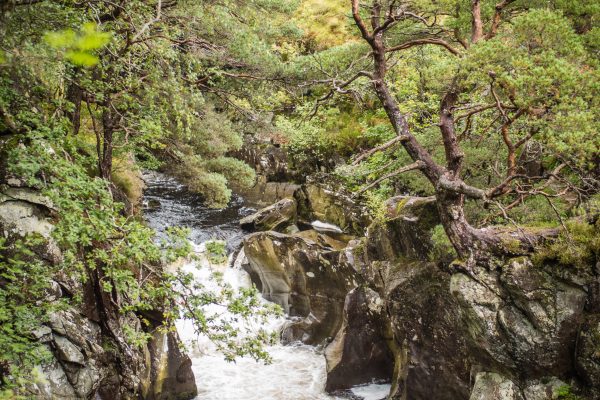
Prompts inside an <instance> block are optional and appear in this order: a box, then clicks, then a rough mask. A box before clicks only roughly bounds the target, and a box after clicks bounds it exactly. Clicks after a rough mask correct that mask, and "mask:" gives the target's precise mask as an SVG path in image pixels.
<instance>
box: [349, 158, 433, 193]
mask: <svg viewBox="0 0 600 400" xmlns="http://www.w3.org/2000/svg"><path fill="white" fill-rule="evenodd" d="M424 166H425V163H424V162H422V161H415V162H414V163H412V164H409V165H406V166H404V167H402V168H399V169H397V170H396V171H393V172H390V173H389V174H386V175H384V176H382V177H381V178H378V179H376V180H374V181H373V182H371V183H369V184H368V185H367V186H365V187H363V188H362V189H360V190H359V191H358V192H357V194H361V193H364V192H366V191H367V190H369V189H371V188H372V187H374V186H377V185H378V184H380V183H381V182H383V181H385V180H387V179H390V178H393V177H395V176H398V175H400V174H403V173H405V172H409V171H414V170H416V169H421V168H423V167H424Z"/></svg>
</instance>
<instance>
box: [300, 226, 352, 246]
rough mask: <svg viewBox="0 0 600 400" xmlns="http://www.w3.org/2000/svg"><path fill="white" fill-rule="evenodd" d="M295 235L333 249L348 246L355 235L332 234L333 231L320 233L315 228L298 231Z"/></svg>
mask: <svg viewBox="0 0 600 400" xmlns="http://www.w3.org/2000/svg"><path fill="white" fill-rule="evenodd" d="M293 236H296V237H301V238H303V239H306V240H310V241H312V242H314V243H316V244H318V245H319V246H322V247H324V248H328V249H332V250H342V249H344V248H346V246H347V245H348V242H350V241H351V240H353V239H354V237H353V236H350V235H344V234H335V233H334V234H332V233H328V234H325V233H320V232H318V231H316V230H315V229H308V230H305V231H300V232H296V233H294V234H293Z"/></svg>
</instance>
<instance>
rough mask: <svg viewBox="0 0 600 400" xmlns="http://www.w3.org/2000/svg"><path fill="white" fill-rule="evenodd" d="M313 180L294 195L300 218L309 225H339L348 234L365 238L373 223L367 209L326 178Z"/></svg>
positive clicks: (322, 176)
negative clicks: (310, 223) (368, 228)
mask: <svg viewBox="0 0 600 400" xmlns="http://www.w3.org/2000/svg"><path fill="white" fill-rule="evenodd" d="M319 178H321V179H319ZM313 179H314V180H313V181H312V182H311V183H307V184H304V185H302V186H301V188H300V189H298V190H297V191H296V192H295V193H294V198H295V199H296V201H297V203H298V217H299V218H300V219H303V220H304V221H306V222H312V221H314V220H319V221H324V222H328V223H330V224H334V225H337V226H339V227H340V228H341V229H342V230H343V231H344V232H346V233H350V234H353V235H359V236H362V235H363V233H364V230H365V228H366V227H367V226H368V225H369V223H370V222H371V218H370V216H369V212H368V210H367V209H366V208H365V207H363V206H362V205H360V204H359V203H358V202H356V201H355V200H354V199H353V198H352V196H351V195H350V193H348V192H347V191H346V190H345V189H343V187H342V186H341V185H339V184H336V183H335V182H332V181H330V180H329V178H327V177H326V176H325V175H319V176H317V177H316V178H313ZM317 182H318V183H317Z"/></svg>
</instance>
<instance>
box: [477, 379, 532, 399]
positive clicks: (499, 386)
mask: <svg viewBox="0 0 600 400" xmlns="http://www.w3.org/2000/svg"><path fill="white" fill-rule="evenodd" d="M469 400H525V399H524V398H523V395H522V394H521V390H520V389H519V387H518V386H517V385H516V384H515V383H514V382H513V381H511V380H509V379H507V378H505V377H503V376H502V375H500V374H496V373H493V372H480V373H478V374H477V376H476V377H475V386H474V387H473V391H472V392H471V397H469Z"/></svg>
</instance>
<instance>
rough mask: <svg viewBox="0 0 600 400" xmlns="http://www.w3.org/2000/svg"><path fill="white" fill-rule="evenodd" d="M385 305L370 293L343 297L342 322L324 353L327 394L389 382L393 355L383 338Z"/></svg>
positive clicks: (362, 289) (364, 291) (361, 290)
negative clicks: (369, 384)
mask: <svg viewBox="0 0 600 400" xmlns="http://www.w3.org/2000/svg"><path fill="white" fill-rule="evenodd" d="M387 325H388V321H387V318H386V312H385V308H384V301H383V299H381V298H380V297H379V295H378V294H377V293H376V292H375V291H373V290H372V289H369V288H366V287H358V288H356V289H353V290H352V291H350V293H348V295H347V296H346V302H345V304H344V319H343V322H342V326H341V328H340V330H339V331H338V333H337V335H336V336H335V339H334V340H333V342H331V343H330V344H329V345H328V346H327V348H326V349H325V358H326V359H327V383H326V386H325V389H326V390H327V391H328V392H333V391H337V390H344V389H349V388H351V387H352V386H356V385H360V384H366V383H371V382H373V381H390V380H391V378H392V374H393V371H394V355H393V354H392V352H391V351H390V349H389V347H388V339H389V338H386V337H385V335H384V334H385V332H386V330H387Z"/></svg>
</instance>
